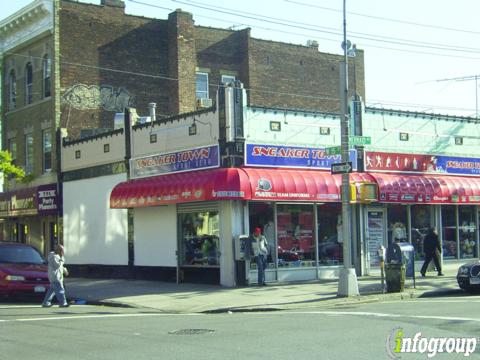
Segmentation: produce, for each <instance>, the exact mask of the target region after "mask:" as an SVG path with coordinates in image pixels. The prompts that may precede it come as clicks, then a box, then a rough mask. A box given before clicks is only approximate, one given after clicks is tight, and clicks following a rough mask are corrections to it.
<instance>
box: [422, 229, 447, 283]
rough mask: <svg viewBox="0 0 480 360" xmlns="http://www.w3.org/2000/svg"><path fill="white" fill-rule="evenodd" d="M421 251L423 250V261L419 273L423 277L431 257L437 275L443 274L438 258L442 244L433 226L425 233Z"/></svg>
mask: <svg viewBox="0 0 480 360" xmlns="http://www.w3.org/2000/svg"><path fill="white" fill-rule="evenodd" d="M423 251H424V252H425V262H424V263H423V266H422V268H421V270H420V274H422V276H423V277H425V273H426V272H427V267H428V264H430V261H431V260H432V259H433V262H434V264H435V267H436V268H437V271H438V276H443V273H442V267H441V265H440V259H439V257H440V254H441V253H442V245H441V244H440V240H439V238H438V234H437V230H436V229H435V228H434V227H431V228H430V229H429V230H428V233H427V235H425V239H424V240H423Z"/></svg>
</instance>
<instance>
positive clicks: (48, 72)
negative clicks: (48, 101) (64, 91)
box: [42, 55, 52, 98]
mask: <svg viewBox="0 0 480 360" xmlns="http://www.w3.org/2000/svg"><path fill="white" fill-rule="evenodd" d="M42 75H43V97H44V98H47V97H49V96H51V95H52V60H51V59H50V57H49V56H48V55H45V56H44V57H43V74H42Z"/></svg>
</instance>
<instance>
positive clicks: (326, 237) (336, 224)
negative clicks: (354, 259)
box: [312, 204, 343, 266]
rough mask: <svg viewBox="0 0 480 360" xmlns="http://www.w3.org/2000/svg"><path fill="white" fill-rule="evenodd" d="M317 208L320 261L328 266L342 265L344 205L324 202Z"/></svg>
mask: <svg viewBox="0 0 480 360" xmlns="http://www.w3.org/2000/svg"><path fill="white" fill-rule="evenodd" d="M317 209H318V212H317V222H318V260H319V263H320V265H327V266H328V265H341V264H342V263H343V227H342V206H341V204H324V205H320V206H318V208H317ZM312 248H313V246H312Z"/></svg>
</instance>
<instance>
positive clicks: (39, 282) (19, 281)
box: [0, 242, 50, 296]
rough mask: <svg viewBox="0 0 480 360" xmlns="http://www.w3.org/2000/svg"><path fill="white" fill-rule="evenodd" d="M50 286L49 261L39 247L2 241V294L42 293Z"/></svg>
mask: <svg viewBox="0 0 480 360" xmlns="http://www.w3.org/2000/svg"><path fill="white" fill-rule="evenodd" d="M49 286H50V284H49V281H48V267H47V262H46V261H45V259H44V258H43V257H42V255H41V254H40V253H39V252H38V250H37V249H35V248H34V247H33V246H31V245H27V244H21V243H13V242H0V295H2V296H9V295H41V294H44V293H45V292H46V291H47V289H48V288H49Z"/></svg>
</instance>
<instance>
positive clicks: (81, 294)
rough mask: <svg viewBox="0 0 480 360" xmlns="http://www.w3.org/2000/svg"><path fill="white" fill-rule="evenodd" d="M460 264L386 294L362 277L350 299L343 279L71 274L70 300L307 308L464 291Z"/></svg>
mask: <svg viewBox="0 0 480 360" xmlns="http://www.w3.org/2000/svg"><path fill="white" fill-rule="evenodd" d="M457 268H458V265H457V264H454V265H453V264H452V266H445V267H444V273H445V276H443V277H439V276H437V275H436V272H430V273H427V277H425V278H422V277H419V278H416V288H415V289H414V288H413V281H412V279H407V280H406V283H405V291H404V292H403V293H390V294H384V293H383V291H382V287H381V280H380V277H379V276H365V277H361V278H359V279H358V286H359V292H360V296H357V297H349V298H339V297H337V290H338V282H337V280H332V281H312V282H306V283H287V284H272V285H269V286H266V287H257V286H251V287H241V288H224V287H221V286H215V285H201V284H176V283H168V282H160V281H145V280H125V279H85V278H69V279H67V283H66V291H67V295H68V297H69V299H71V300H77V302H78V303H82V300H84V301H86V303H89V304H105V305H110V306H115V305H117V306H131V307H141V308H150V309H155V310H160V311H164V312H168V313H202V312H222V311H260V310H281V309H304V308H308V307H316V306H336V305H341V304H349V303H359V302H374V301H381V300H389V299H408V298H414V297H421V296H429V295H441V294H448V293H458V292H459V288H458V285H457V282H456V278H455V276H456V272H457Z"/></svg>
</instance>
